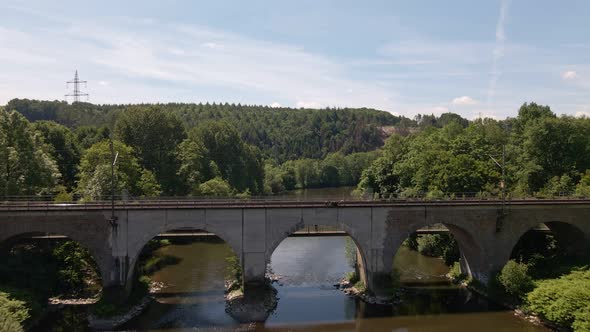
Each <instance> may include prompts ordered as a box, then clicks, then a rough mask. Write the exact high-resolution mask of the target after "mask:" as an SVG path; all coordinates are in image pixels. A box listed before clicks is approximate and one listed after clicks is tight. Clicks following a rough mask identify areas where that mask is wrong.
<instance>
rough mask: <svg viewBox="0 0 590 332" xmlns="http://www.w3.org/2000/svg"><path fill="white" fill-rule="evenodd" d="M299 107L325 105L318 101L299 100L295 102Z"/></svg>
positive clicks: (319, 106) (320, 106) (321, 106)
mask: <svg viewBox="0 0 590 332" xmlns="http://www.w3.org/2000/svg"><path fill="white" fill-rule="evenodd" d="M295 106H296V107H298V108H323V107H324V106H323V105H322V104H321V103H319V102H317V101H298V102H297V104H295Z"/></svg>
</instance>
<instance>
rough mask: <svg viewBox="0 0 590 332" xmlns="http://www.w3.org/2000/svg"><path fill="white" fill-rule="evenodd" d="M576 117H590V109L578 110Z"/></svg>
mask: <svg viewBox="0 0 590 332" xmlns="http://www.w3.org/2000/svg"><path fill="white" fill-rule="evenodd" d="M575 116H576V118H589V119H590V111H578V112H576V115H575Z"/></svg>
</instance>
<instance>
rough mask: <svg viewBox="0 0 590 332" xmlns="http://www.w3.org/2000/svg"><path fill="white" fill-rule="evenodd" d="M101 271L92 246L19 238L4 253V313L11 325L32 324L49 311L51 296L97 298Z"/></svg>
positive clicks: (0, 265)
mask: <svg viewBox="0 0 590 332" xmlns="http://www.w3.org/2000/svg"><path fill="white" fill-rule="evenodd" d="M97 271H98V269H97V267H96V264H95V262H94V261H93V260H92V258H91V256H90V254H89V252H88V250H87V249H85V248H83V247H82V246H80V245H78V244H77V243H76V242H73V241H69V240H65V241H64V240H47V239H46V240H30V239H29V240H26V239H25V240H21V241H18V242H16V243H15V244H13V245H12V246H11V247H10V248H5V250H4V251H3V252H2V254H1V257H0V285H1V286H0V317H4V320H5V322H4V323H5V324H9V326H15V324H16V325H18V326H20V328H29V327H31V325H32V324H34V323H35V322H36V321H37V320H38V319H39V318H41V317H42V316H43V315H44V313H46V311H47V309H48V302H49V299H50V298H58V299H79V298H92V299H94V300H96V299H98V297H99V296H100V294H101V282H100V275H99V274H98V272H97ZM0 322H1V321H0ZM2 324H3V323H0V326H1V325H2ZM0 330H1V329H0Z"/></svg>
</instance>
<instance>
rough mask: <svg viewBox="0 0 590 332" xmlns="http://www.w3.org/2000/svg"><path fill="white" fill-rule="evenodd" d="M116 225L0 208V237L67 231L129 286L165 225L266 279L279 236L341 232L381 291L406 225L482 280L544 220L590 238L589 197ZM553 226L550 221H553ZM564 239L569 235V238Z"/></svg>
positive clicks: (213, 210) (155, 212)
mask: <svg viewBox="0 0 590 332" xmlns="http://www.w3.org/2000/svg"><path fill="white" fill-rule="evenodd" d="M114 212H115V214H116V216H117V217H118V218H117V224H116V225H115V226H116V227H113V225H111V224H110V223H109V218H110V214H111V213H112V211H111V205H110V204H107V203H106V202H96V203H92V204H50V203H47V202H42V203H40V204H38V202H37V203H34V202H31V203H27V204H23V202H19V203H18V204H16V203H10V204H4V203H2V204H0V242H2V241H4V240H7V239H8V238H11V237H13V236H18V235H21V234H30V233H51V234H58V235H66V236H68V237H70V238H72V239H74V240H76V241H78V242H80V243H81V244H82V245H84V246H86V247H87V248H89V249H90V251H91V253H92V255H93V256H95V259H96V261H97V262H98V263H99V266H100V269H101V275H102V277H103V284H104V285H105V286H113V285H121V286H123V285H129V281H130V280H131V278H132V276H133V273H134V266H135V264H136V261H137V257H138V255H139V253H140V252H141V250H142V248H143V247H144V246H145V244H146V243H147V242H148V241H149V240H151V239H152V238H154V237H156V236H157V235H158V234H161V233H165V232H167V231H171V230H178V229H182V230H204V231H207V232H211V233H215V234H216V235H218V236H219V237H221V238H222V239H223V240H225V241H226V242H227V243H228V244H229V245H230V246H231V248H232V249H233V250H234V251H235V252H236V254H237V255H238V257H239V258H240V261H241V264H242V267H243V270H244V278H245V282H246V283H247V284H248V283H252V284H255V283H259V282H260V281H261V280H263V278H264V274H265V271H266V266H267V264H268V263H269V261H270V257H271V255H272V253H273V251H274V250H275V248H276V247H277V246H278V245H279V243H280V242H281V241H283V240H284V239H285V238H286V237H288V236H289V235H291V234H292V233H294V232H296V231H298V230H300V229H304V228H305V227H313V226H314V225H324V226H330V227H333V228H334V229H339V230H342V231H345V232H346V233H347V234H349V235H350V236H351V237H352V238H353V239H354V241H355V243H356V244H357V247H358V248H359V252H360V254H361V257H362V259H363V263H364V264H363V265H364V267H365V268H364V272H365V278H366V280H367V286H368V287H369V289H372V290H374V291H376V292H377V293H379V292H380V291H379V289H386V286H387V285H383V282H384V281H382V280H385V279H383V276H384V275H389V274H390V272H391V268H392V264H393V257H394V256H395V254H396V252H397V249H398V248H399V246H400V245H401V243H402V242H403V241H404V240H405V239H406V238H407V237H408V236H409V235H410V234H411V233H412V232H414V231H416V230H419V229H423V228H424V227H426V226H428V225H433V224H443V225H445V226H446V227H447V228H448V229H449V231H450V232H451V233H452V234H453V236H454V237H455V239H456V240H457V242H458V243H459V247H460V249H461V253H462V267H463V269H464V271H466V272H468V273H470V274H471V275H473V276H474V277H476V278H478V279H480V280H482V281H485V280H487V277H488V276H489V274H490V273H491V272H493V271H495V270H498V269H499V268H501V267H502V266H503V265H504V263H505V262H506V261H507V260H508V259H509V258H510V252H511V251H512V248H513V247H514V245H515V244H516V242H517V241H518V239H519V238H520V237H521V236H522V235H523V234H524V233H525V232H526V231H527V230H529V229H531V228H534V227H536V226H537V225H538V224H541V223H545V224H548V225H549V228H550V229H551V230H554V231H559V230H560V229H559V226H558V225H560V224H565V225H572V226H573V227H575V229H577V230H579V231H580V232H581V234H583V235H582V238H583V239H584V241H582V242H584V243H587V242H590V220H589V219H590V201H589V200H554V201H549V200H543V201H537V200H534V201H531V200H522V201H512V202H511V203H510V205H507V206H506V210H505V213H504V214H503V213H501V212H502V205H501V202H500V201H466V202H464V201H457V200H453V201H428V202H420V201H356V200H346V201H344V200H343V201H337V202H333V201H281V200H278V201H275V200H273V201H252V200H246V201H243V200H231V201H223V200H221V201H190V200H188V201H184V200H183V201H180V200H179V201H161V202H155V201H150V202H117V204H116V205H115V210H114ZM551 223H553V224H551ZM570 238H571V237H570Z"/></svg>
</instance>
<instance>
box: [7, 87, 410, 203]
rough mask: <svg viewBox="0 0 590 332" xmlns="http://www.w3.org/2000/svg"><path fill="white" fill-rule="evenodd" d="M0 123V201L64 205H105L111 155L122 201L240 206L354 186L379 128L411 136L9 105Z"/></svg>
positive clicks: (253, 118) (323, 114) (122, 108)
mask: <svg viewBox="0 0 590 332" xmlns="http://www.w3.org/2000/svg"><path fill="white" fill-rule="evenodd" d="M0 122H1V124H0V125H2V126H3V127H4V128H3V130H2V132H1V133H0V148H1V149H2V150H1V151H0V153H3V154H5V155H6V158H5V159H4V160H5V163H6V164H5V166H6V167H2V171H0V178H1V179H0V192H2V193H3V194H4V195H6V196H14V195H56V197H57V198H58V199H59V200H66V201H67V200H71V199H74V198H75V197H82V198H84V199H90V200H96V199H101V198H105V197H106V196H107V195H109V194H110V187H111V177H110V161H111V160H112V159H113V158H114V155H115V154H117V153H118V159H117V164H116V193H117V195H123V196H158V195H166V196H171V195H204V196H231V195H236V194H240V195H246V196H248V195H260V194H274V193H280V192H282V191H285V190H290V189H294V188H311V187H323V186H340V185H356V184H357V183H358V181H359V179H360V176H361V174H362V171H363V169H365V168H366V167H367V166H368V165H369V164H370V163H371V162H372V161H373V160H374V159H376V158H377V157H378V155H379V152H378V151H376V150H377V149H379V148H380V147H381V146H382V145H383V143H384V140H385V138H386V136H387V135H388V134H386V129H385V128H387V130H388V131H391V130H392V128H402V129H403V128H406V129H407V128H411V127H412V126H415V122H414V121H412V120H409V119H407V118H401V117H396V116H393V115H391V114H390V113H387V112H381V111H376V110H370V109H322V110H313V109H289V108H269V107H266V106H241V105H229V104H223V105H222V104H218V105H216V104H212V105H209V104H205V105H202V104H199V105H196V104H165V105H114V106H112V105H102V106H101V105H92V104H88V103H74V104H72V105H70V104H67V103H64V102H57V101H54V102H50V101H34V100H18V99H15V100H12V101H10V102H9V103H8V104H7V105H6V106H5V108H4V111H1V113H0ZM394 130H395V129H394ZM110 139H112V140H113V146H112V151H111V146H110V144H109V141H110Z"/></svg>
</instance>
